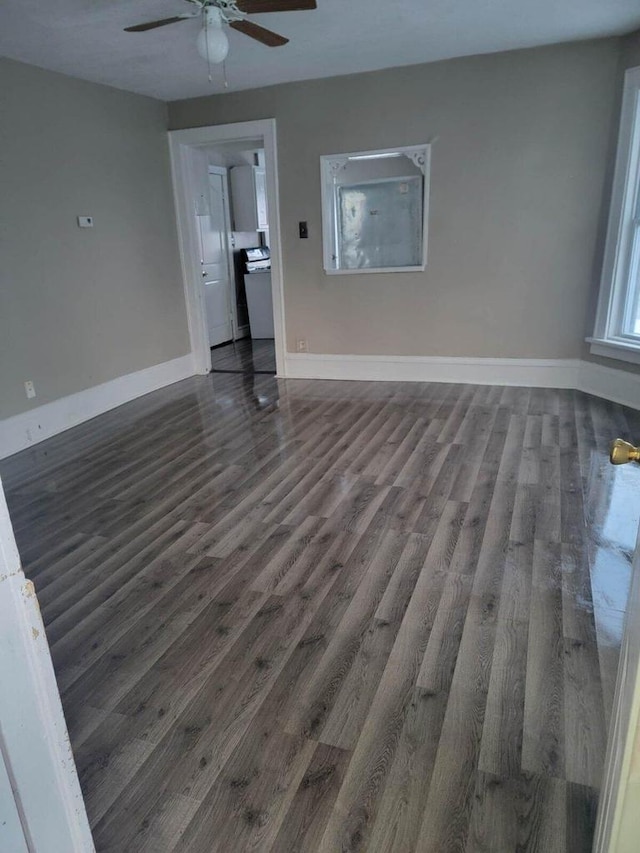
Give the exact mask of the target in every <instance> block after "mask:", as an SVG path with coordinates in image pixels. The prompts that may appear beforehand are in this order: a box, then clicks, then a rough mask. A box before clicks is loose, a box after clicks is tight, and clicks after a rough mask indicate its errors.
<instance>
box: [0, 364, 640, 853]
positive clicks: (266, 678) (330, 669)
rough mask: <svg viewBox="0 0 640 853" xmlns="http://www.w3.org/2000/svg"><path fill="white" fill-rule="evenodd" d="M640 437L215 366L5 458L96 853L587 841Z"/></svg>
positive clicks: (466, 388) (604, 414) (567, 402)
mask: <svg viewBox="0 0 640 853" xmlns="http://www.w3.org/2000/svg"><path fill="white" fill-rule="evenodd" d="M639 427H640V420H639V417H638V415H637V414H636V413H633V412H630V411H629V410H626V409H623V408H622V407H620V406H617V405H614V404H611V403H607V402H604V401H602V400H598V399H595V398H592V397H588V396H586V395H584V394H581V393H577V392H572V391H554V390H540V389H519V388H499V387H488V386H470V385H444V384H417V383H416V384H409V383H408V384H399V383H386V382H384V383H366V382H361V383H356V382H341V383H340V382H324V381H315V382H307V381H287V382H283V381H281V380H280V381H279V380H275V379H274V378H273V377H269V376H260V375H256V376H249V375H243V376H238V375H232V374H215V375H211V376H208V377H198V378H194V379H190V380H187V381H185V382H181V383H179V384H176V385H174V386H171V387H170V388H168V389H165V390H163V391H161V392H157V393H155V394H150V395H148V396H146V397H144V398H142V399H140V400H137V401H135V402H134V403H131V404H128V405H127V406H124V407H121V408H120V409H118V410H116V411H113V412H110V413H108V414H106V415H103V416H101V417H100V418H97V419H95V420H93V421H91V422H89V423H87V424H84V425H82V426H80V427H77V428H75V429H74V430H71V431H69V432H67V433H65V434H63V435H61V436H58V437H56V438H54V439H51V440H49V441H47V442H45V443H43V444H40V445H38V446H36V447H34V448H33V449H31V450H29V451H25V452H23V453H21V454H18V455H16V456H15V457H13V458H11V459H9V460H5V462H3V463H2V464H1V465H0V470H1V473H2V476H3V479H4V483H5V488H6V491H7V497H8V500H9V505H10V511H11V515H12V519H13V523H14V526H15V530H16V535H17V538H18V543H19V547H20V551H21V554H22V558H23V562H24V566H25V571H26V573H27V575H28V577H30V578H32V579H33V580H34V582H35V585H36V589H37V593H38V598H39V601H40V605H41V608H42V613H43V617H44V620H45V623H46V627H47V635H48V638H49V642H50V644H51V650H52V655H53V659H54V664H55V667H56V672H57V676H58V683H59V686H60V690H61V693H62V699H63V704H64V708H65V713H66V716H67V721H68V725H69V729H70V733H71V740H72V744H73V749H74V754H75V757H76V762H77V766H78V771H79V774H80V779H81V784H82V788H83V791H84V794H85V799H86V804H87V809H88V813H89V817H90V820H91V824H92V828H93V832H94V837H95V842H96V847H97V849H98V851H100V853H103V851H104V853H106V851H109V853H127V851H131V853H144V851H153V853H174V851H175V853H178V852H179V853H183V851H191V853H195V852H196V851H198V853H210V851H221V853H240V852H241V851H254V853H255V851H260V853H262V851H264V853H267V851H277V853H293V851H304V853H311V851H322V853H337V851H348V852H349V853H355V852H356V851H375V853H381V852H382V851H385V853H386V851H396V853H412V851H421V853H427V851H428V853H448V851H460V852H461V853H462V851H465V853H472V851H488V853H516V851H517V853H523V851H540V853H565V851H566V853H585V852H586V851H588V850H589V849H590V843H591V838H592V833H593V825H594V819H595V813H596V807H597V799H598V788H599V785H600V779H601V772H602V766H603V758H604V749H605V742H606V729H607V724H608V719H609V715H610V712H611V704H612V697H613V687H614V682H615V675H616V667H617V658H618V649H619V643H620V635H621V630H622V619H623V615H624V608H625V605H626V596H627V589H628V583H629V574H630V558H631V554H632V551H633V547H634V539H635V534H636V527H637V522H638V517H639V515H640V469H638V468H635V469H634V468H631V466H627V467H626V468H618V469H614V468H612V467H611V466H609V464H608V462H607V445H608V442H609V441H610V440H611V438H613V437H615V436H617V435H621V436H623V437H626V438H631V439H633V438H634V437H635V438H638V437H639V432H640V429H639Z"/></svg>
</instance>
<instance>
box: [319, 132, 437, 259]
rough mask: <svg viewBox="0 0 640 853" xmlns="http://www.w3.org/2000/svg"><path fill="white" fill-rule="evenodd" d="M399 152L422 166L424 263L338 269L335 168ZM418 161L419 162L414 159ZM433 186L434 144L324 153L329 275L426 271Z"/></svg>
mask: <svg viewBox="0 0 640 853" xmlns="http://www.w3.org/2000/svg"><path fill="white" fill-rule="evenodd" d="M395 153H399V154H401V155H404V156H405V157H408V158H409V159H411V160H412V161H413V162H414V163H415V164H416V165H418V163H419V168H420V171H421V172H422V181H423V184H422V190H423V201H422V260H421V263H420V264H418V265H416V266H409V267H361V268H360V267H359V268H357V269H344V268H338V269H335V268H334V267H333V266H332V264H333V258H332V255H333V254H334V252H333V245H334V242H335V241H336V240H337V235H336V233H335V228H336V222H337V219H336V209H335V204H336V193H335V192H334V186H335V184H334V182H333V178H332V169H334V170H335V169H336V168H337V169H340V168H341V164H344V163H346V162H347V161H348V160H350V159H351V158H356V159H358V158H360V159H362V158H365V157H367V158H368V157H371V158H372V159H373V158H374V157H375V155H379V154H381V155H383V156H385V155H386V156H389V155H390V154H395ZM414 158H416V159H414ZM430 183H431V144H430V143H428V142H427V143H423V144H422V145H401V146H398V147H397V148H378V149H375V150H371V151H351V152H349V153H348V154H323V155H321V157H320V185H321V186H320V189H321V203H322V258H323V267H324V273H325V275H368V274H370V273H374V274H376V273H388V274H390V273H397V272H424V271H425V269H426V266H427V254H428V253H427V248H428V246H427V238H428V233H429V190H430Z"/></svg>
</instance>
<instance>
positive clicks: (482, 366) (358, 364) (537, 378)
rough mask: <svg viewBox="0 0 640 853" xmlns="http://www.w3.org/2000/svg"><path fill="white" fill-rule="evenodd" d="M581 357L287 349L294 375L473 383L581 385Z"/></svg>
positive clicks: (288, 364) (289, 371)
mask: <svg viewBox="0 0 640 853" xmlns="http://www.w3.org/2000/svg"><path fill="white" fill-rule="evenodd" d="M580 366H581V362H580V360H579V359H540V358H465V357H462V358H460V357H450V358H449V357H440V356H395V355H380V356H378V355H317V354H315V353H287V356H286V376H287V378H291V379H343V380H353V379H366V380H383V381H390V382H462V383H465V382H468V383H473V384H475V385H520V386H529V387H536V388H576V387H577V383H578V379H579V375H580Z"/></svg>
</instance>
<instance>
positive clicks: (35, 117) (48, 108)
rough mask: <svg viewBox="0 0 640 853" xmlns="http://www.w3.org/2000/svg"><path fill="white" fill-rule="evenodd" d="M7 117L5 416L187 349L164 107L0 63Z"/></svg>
mask: <svg viewBox="0 0 640 853" xmlns="http://www.w3.org/2000/svg"><path fill="white" fill-rule="evenodd" d="M0 115H1V116H2V132H1V135H0V187H1V191H0V418H5V417H9V416H10V415H15V414H18V413H20V412H23V411H25V410H27V409H29V408H32V407H34V406H36V405H40V404H42V403H47V402H50V401H52V400H55V399H57V398H59V397H63V396H66V395H68V394H72V393H74V392H76V391H81V390H83V389H86V388H89V387H91V386H94V385H98V384H100V383H102V382H106V381H107V380H110V379H114V378H116V377H118V376H121V375H125V374H127V373H132V372H134V371H136V370H141V369H142V368H145V367H150V366H152V365H154V364H159V363H161V362H164V361H168V360H170V359H172V358H176V357H178V356H181V355H184V354H186V353H187V352H188V351H189V349H190V345H189V336H188V329H187V320H186V312H185V307H184V295H183V288H182V278H181V272H180V265H179V255H178V244H177V235H176V227H175V219H174V212H173V198H172V192H171V181H170V169H169V156H168V146H167V139H166V107H165V105H164V104H162V103H160V102H158V101H154V100H152V99H150V98H144V97H140V96H138V95H132V94H127V93H124V92H119V91H116V90H115V89H110V88H107V87H105V86H98V85H95V84H92V83H85V82H81V81H79V80H74V79H71V78H69V77H64V76H62V75H59V74H54V73H51V72H48V71H43V70H41V69H38V68H33V67H31V66H28V65H24V64H21V63H17V62H13V61H9V60H4V59H1V60H0ZM78 214H80V215H91V216H93V217H94V219H95V227H94V228H93V230H89V229H87V230H82V229H80V228H78V226H77V224H76V216H77V215H78ZM26 379H31V380H33V381H34V382H35V386H36V392H37V397H36V398H35V399H34V400H27V398H26V396H25V391H24V385H23V383H24V381H25V380H26Z"/></svg>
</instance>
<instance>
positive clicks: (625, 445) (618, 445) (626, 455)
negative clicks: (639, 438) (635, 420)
mask: <svg viewBox="0 0 640 853" xmlns="http://www.w3.org/2000/svg"><path fill="white" fill-rule="evenodd" d="M609 459H610V460H611V464H612V465H626V464H627V462H640V447H635V446H634V445H633V444H629V442H628V441H625V440H624V439H623V438H616V439H614V440H613V441H612V442H611V447H610V448H609Z"/></svg>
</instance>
